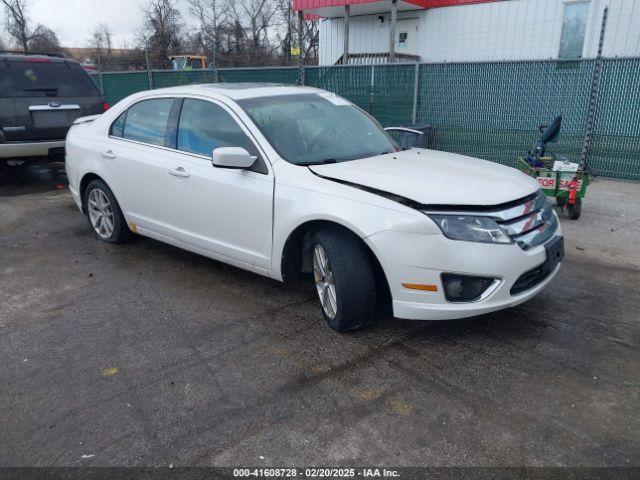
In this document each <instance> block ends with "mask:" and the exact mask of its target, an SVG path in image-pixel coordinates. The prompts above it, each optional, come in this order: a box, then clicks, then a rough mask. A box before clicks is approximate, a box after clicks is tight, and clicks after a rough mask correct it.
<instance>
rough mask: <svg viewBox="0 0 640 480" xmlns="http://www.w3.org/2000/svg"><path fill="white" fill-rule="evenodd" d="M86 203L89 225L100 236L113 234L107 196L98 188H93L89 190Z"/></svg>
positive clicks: (111, 212)
mask: <svg viewBox="0 0 640 480" xmlns="http://www.w3.org/2000/svg"><path fill="white" fill-rule="evenodd" d="M87 203H88V205H87V209H88V211H89V220H90V221H91V226H93V229H94V230H95V231H96V233H97V234H98V235H99V236H100V237H101V238H110V237H111V235H113V208H112V207H111V202H109V197H107V195H106V194H105V193H104V192H103V191H102V190H100V189H99V188H94V189H93V190H91V191H90V192H89V198H88V201H87Z"/></svg>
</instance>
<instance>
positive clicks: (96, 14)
mask: <svg viewBox="0 0 640 480" xmlns="http://www.w3.org/2000/svg"><path fill="white" fill-rule="evenodd" d="M147 1H148V0H30V2H29V5H30V7H29V17H30V19H31V22H32V24H33V25H35V24H37V23H42V24H43V25H46V26H47V27H49V28H51V29H52V30H53V31H54V32H56V34H57V35H58V39H59V40H60V43H61V45H62V46H64V47H83V46H87V44H88V39H89V37H90V36H91V32H92V31H93V29H94V28H95V26H96V25H97V24H98V23H106V24H107V25H109V28H110V29H111V31H112V32H113V46H114V47H115V48H119V47H122V46H123V43H124V42H127V43H128V44H129V46H132V45H133V43H134V40H135V37H136V35H135V32H136V30H137V29H139V28H140V26H141V25H142V11H141V10H142V8H143V7H144V6H145V5H146V3H147ZM174 3H175V5H176V7H177V8H178V9H179V10H180V11H181V13H182V16H183V21H184V22H185V23H190V22H193V19H192V18H191V17H190V15H189V13H188V3H187V0H176V1H175V2H174ZM3 13H4V12H3ZM3 16H4V15H3Z"/></svg>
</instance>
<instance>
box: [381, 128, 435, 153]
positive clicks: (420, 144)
mask: <svg viewBox="0 0 640 480" xmlns="http://www.w3.org/2000/svg"><path fill="white" fill-rule="evenodd" d="M385 130H387V131H388V132H390V133H392V134H393V137H394V138H395V139H396V140H397V142H398V144H399V145H400V148H402V149H403V150H409V149H410V148H429V140H430V137H431V125H429V124H428V123H408V124H406V125H401V126H399V127H389V128H386V129H385Z"/></svg>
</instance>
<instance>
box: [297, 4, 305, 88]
mask: <svg viewBox="0 0 640 480" xmlns="http://www.w3.org/2000/svg"><path fill="white" fill-rule="evenodd" d="M303 27H304V12H303V11H302V10H300V11H299V12H298V48H299V49H300V52H299V53H298V85H304V80H305V79H304V45H303V32H302V29H303Z"/></svg>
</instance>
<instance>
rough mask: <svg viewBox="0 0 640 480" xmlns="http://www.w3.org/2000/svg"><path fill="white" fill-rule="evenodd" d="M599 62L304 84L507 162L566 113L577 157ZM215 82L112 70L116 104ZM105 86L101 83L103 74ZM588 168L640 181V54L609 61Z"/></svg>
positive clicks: (448, 145) (223, 77)
mask: <svg viewBox="0 0 640 480" xmlns="http://www.w3.org/2000/svg"><path fill="white" fill-rule="evenodd" d="M594 67H595V60H581V61H573V62H567V61H552V60H549V61H522V62H494V63H449V64H447V63H444V64H419V65H415V64H402V65H374V66H371V65H369V66H331V67H305V84H306V85H309V86H314V87H318V88H323V89H325V90H329V91H332V92H335V93H337V94H338V95H342V96H343V97H345V98H347V99H349V100H350V101H352V102H353V103H355V104H356V105H358V106H360V107H361V108H363V109H364V110H366V111H367V112H369V113H371V114H372V115H373V116H374V117H376V118H377V119H378V120H379V121H380V122H381V123H382V124H383V125H385V126H390V125H402V124H408V123H412V121H413V119H414V118H415V120H416V121H417V122H419V123H429V124H431V125H432V127H433V133H432V138H431V148H434V149H437V150H445V151H450V152H456V153H461V154H465V155H471V156H475V157H479V158H484V159H487V160H491V161H495V162H499V163H502V164H505V165H514V164H515V159H516V157H517V156H519V155H523V154H525V153H526V151H527V150H528V149H529V148H531V146H532V145H533V143H534V141H535V140H536V138H537V136H538V135H539V134H538V126H539V125H540V124H544V123H549V122H551V120H553V118H554V117H555V116H557V115H562V116H563V124H562V132H561V135H560V138H559V139H558V142H557V143H555V144H552V145H551V147H550V150H551V151H553V152H555V153H558V154H563V155H567V156H568V158H570V159H572V160H574V161H577V160H578V158H579V154H580V149H581V147H582V143H583V140H584V135H585V128H586V124H587V106H588V102H589V94H590V89H591V82H592V77H593V71H594ZM217 73H218V80H219V81H220V82H275V83H285V84H295V83H296V82H297V80H298V70H297V69H296V68H295V67H294V68H292V67H283V68H236V69H220V70H218V72H217ZM150 80H151V82H152V85H153V87H154V88H161V87H167V86H172V85H185V84H191V83H207V82H213V80H214V75H213V72H212V71H209V70H203V71H188V72H172V71H154V72H152V73H151V75H149V74H148V73H147V72H122V73H103V74H102V83H103V88H104V92H105V95H106V97H107V101H108V102H109V103H111V104H113V103H115V102H117V101H119V100H120V99H122V98H124V97H126V96H127V95H129V94H131V93H134V92H137V91H140V90H146V89H148V88H150V83H149V81H150ZM98 83H99V81H98ZM588 160H589V170H590V171H591V172H592V173H594V174H598V175H603V176H608V177H615V178H624V179H632V180H640V59H636V58H634V59H606V60H604V61H603V68H602V74H601V81H600V85H599V88H598V94H597V107H596V115H595V120H594V125H593V141H592V145H591V149H590V151H589V157H588Z"/></svg>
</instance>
